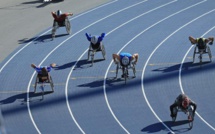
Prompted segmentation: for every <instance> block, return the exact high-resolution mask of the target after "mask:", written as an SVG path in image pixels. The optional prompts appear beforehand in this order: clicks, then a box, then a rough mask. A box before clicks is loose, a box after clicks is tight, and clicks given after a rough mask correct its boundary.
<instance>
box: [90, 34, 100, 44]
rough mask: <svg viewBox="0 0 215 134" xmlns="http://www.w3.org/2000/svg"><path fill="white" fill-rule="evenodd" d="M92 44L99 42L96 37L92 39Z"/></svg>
mask: <svg viewBox="0 0 215 134" xmlns="http://www.w3.org/2000/svg"><path fill="white" fill-rule="evenodd" d="M90 41H91V43H93V44H96V43H97V41H98V38H97V37H96V36H93V37H91V40H90Z"/></svg>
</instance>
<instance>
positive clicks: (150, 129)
mask: <svg viewBox="0 0 215 134" xmlns="http://www.w3.org/2000/svg"><path fill="white" fill-rule="evenodd" d="M163 123H164V124H166V126H168V127H169V128H170V129H171V130H172V131H173V132H175V133H184V132H187V131H189V130H190V128H189V126H188V125H187V128H179V129H173V127H176V126H180V125H184V124H188V123H189V122H188V120H181V121H176V122H173V121H165V122H163ZM141 131H142V132H147V133H156V132H160V131H167V132H168V130H167V128H166V127H165V126H164V125H163V124H162V123H161V122H159V123H155V124H152V125H149V126H147V127H145V128H143V129H142V130H141Z"/></svg>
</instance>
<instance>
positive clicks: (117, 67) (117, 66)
mask: <svg viewBox="0 0 215 134" xmlns="http://www.w3.org/2000/svg"><path fill="white" fill-rule="evenodd" d="M118 70H119V64H118V63H117V65H116V78H117V75H118Z"/></svg>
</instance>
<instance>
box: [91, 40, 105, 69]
mask: <svg viewBox="0 0 215 134" xmlns="http://www.w3.org/2000/svg"><path fill="white" fill-rule="evenodd" d="M99 51H101V52H102V56H103V59H104V60H105V59H106V58H105V55H106V52H105V47H104V45H103V44H100V46H99V48H98V49H93V48H92V44H90V47H89V50H88V60H89V59H90V58H91V62H92V63H91V66H93V63H94V56H95V54H96V52H99Z"/></svg>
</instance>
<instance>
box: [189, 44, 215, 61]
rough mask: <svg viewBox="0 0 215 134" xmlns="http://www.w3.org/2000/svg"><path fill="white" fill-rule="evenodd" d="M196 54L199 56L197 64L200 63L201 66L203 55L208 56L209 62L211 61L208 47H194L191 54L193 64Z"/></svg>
mask: <svg viewBox="0 0 215 134" xmlns="http://www.w3.org/2000/svg"><path fill="white" fill-rule="evenodd" d="M211 45H212V44H211ZM196 54H199V62H200V64H202V57H203V54H208V56H209V58H210V62H211V61H212V54H211V50H210V47H209V46H208V45H204V46H198V45H196V46H195V48H194V53H193V63H194V62H195V55H196Z"/></svg>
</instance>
